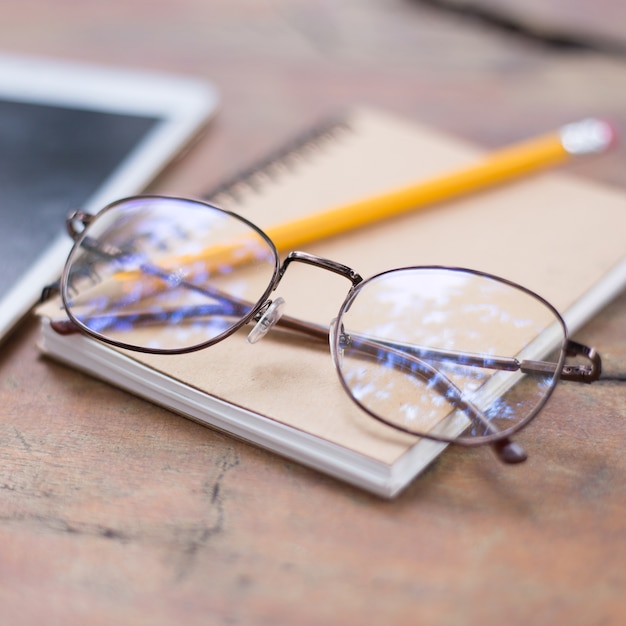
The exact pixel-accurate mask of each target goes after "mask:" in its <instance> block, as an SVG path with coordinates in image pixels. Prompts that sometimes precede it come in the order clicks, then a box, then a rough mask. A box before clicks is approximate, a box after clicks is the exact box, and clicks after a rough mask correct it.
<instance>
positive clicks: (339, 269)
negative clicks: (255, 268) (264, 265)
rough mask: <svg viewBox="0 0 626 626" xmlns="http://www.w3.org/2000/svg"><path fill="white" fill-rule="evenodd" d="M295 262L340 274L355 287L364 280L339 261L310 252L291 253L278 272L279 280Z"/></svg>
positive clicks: (296, 251)
mask: <svg viewBox="0 0 626 626" xmlns="http://www.w3.org/2000/svg"><path fill="white" fill-rule="evenodd" d="M294 262H298V263H306V264H307V265H314V266H315V267H319V268H321V269H324V270H328V271H329V272H333V273H335V274H339V275H340V276H343V277H344V278H347V279H348V280H349V281H350V282H351V283H352V285H353V286H354V285H358V284H359V283H360V282H362V281H363V278H362V276H361V275H360V274H358V273H357V272H355V271H354V270H353V269H352V268H351V267H348V266H347V265H344V264H343V263H337V261H333V260H331V259H326V258H324V257H321V256H317V255H315V254H309V253H308V252H301V251H299V250H295V251H294V252H290V253H289V254H288V255H287V258H286V259H285V260H284V261H283V264H282V265H281V267H280V270H279V272H278V279H279V280H280V279H281V278H282V277H283V276H284V275H285V272H286V271H287V268H288V267H289V265H290V264H291V263H294Z"/></svg>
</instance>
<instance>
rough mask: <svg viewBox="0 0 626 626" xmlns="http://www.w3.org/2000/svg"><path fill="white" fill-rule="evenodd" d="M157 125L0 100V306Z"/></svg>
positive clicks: (148, 120) (130, 117)
mask: <svg viewBox="0 0 626 626" xmlns="http://www.w3.org/2000/svg"><path fill="white" fill-rule="evenodd" d="M158 122H159V119H158V118H152V117H144V116H134V115H127V114H117V113H108V112H100V111H92V110H82V109H73V108H63V107H57V106H49V105H40V104H31V103H24V102H13V101H7V100H0V262H1V264H2V267H1V269H0V299H1V298H2V297H3V296H4V295H5V293H6V292H7V291H8V290H9V289H10V288H11V287H12V286H13V285H14V284H15V283H16V282H17V281H18V280H19V279H20V277H21V276H22V275H23V274H24V273H25V272H26V270H27V269H28V268H29V267H30V265H31V264H32V262H33V261H34V259H35V258H37V257H38V256H39V254H41V253H42V252H43V251H44V250H45V248H46V246H47V245H48V244H49V243H50V241H51V240H52V239H53V238H54V237H55V236H56V235H57V234H58V233H59V232H60V231H61V230H62V229H63V226H64V219H65V216H66V215H67V213H68V212H69V211H70V210H72V209H76V208H80V207H81V206H82V205H83V204H84V203H85V202H86V201H87V199H88V198H89V197H90V196H92V195H93V194H94V193H95V192H96V190H97V189H98V188H99V187H100V186H101V185H102V184H103V183H104V182H105V181H106V180H107V178H109V176H110V175H111V174H112V173H113V171H114V170H115V169H116V167H117V166H118V165H119V164H120V163H121V162H122V161H123V160H124V159H125V157H126V156H127V155H128V154H129V153H130V152H131V151H132V150H133V148H134V147H135V146H137V145H138V144H139V143H140V142H141V140H142V139H143V138H144V137H145V136H146V135H147V134H148V132H149V131H150V130H151V129H152V128H153V127H154V126H155V124H157V123H158Z"/></svg>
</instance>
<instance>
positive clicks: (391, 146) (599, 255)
mask: <svg viewBox="0 0 626 626" xmlns="http://www.w3.org/2000/svg"><path fill="white" fill-rule="evenodd" d="M480 155H481V151H480V150H477V149H476V148H475V147H473V146H470V145H467V144H466V143H464V142H460V141H458V140H455V139H452V138H450V137H448V136H445V135H442V134H440V133H438V132H435V131H433V130H430V129H427V128H424V127H422V126H420V125H417V124H414V123H412V122H407V121H405V120H401V119H397V118H395V117H393V116H390V115H387V114H382V113H378V112H374V111H371V110H366V109H363V110H362V109H358V110H355V111H353V112H351V113H350V114H349V115H347V116H346V118H345V120H344V122H343V123H342V124H339V125H338V126H336V127H334V128H332V129H328V130H327V131H326V132H324V133H319V134H317V135H315V136H313V137H311V138H310V140H309V141H307V142H305V143H304V144H303V145H301V146H299V148H298V149H297V150H294V149H293V147H292V148H291V149H289V150H287V151H285V152H284V153H283V154H281V155H280V156H279V157H278V158H272V159H269V160H268V162H267V163H265V164H264V166H263V167H262V168H260V169H259V168H255V169H254V170H253V171H250V172H248V173H246V174H245V176H243V177H240V178H238V179H237V181H235V182H232V183H229V184H227V185H225V187H224V189H223V190H222V192H221V193H219V194H217V195H216V196H215V202H216V204H219V205H221V206H223V207H224V208H228V209H231V210H234V211H237V212H239V213H241V214H242V215H244V216H246V217H247V218H249V219H250V220H252V221H254V222H255V223H257V224H258V225H259V226H261V227H268V226H270V225H273V224H277V223H281V222H284V221H286V220H287V219H291V218H293V217H295V216H297V215H304V214H308V213H311V212H316V211H318V210H320V209H324V208H327V207H330V206H333V205H337V204H339V203H342V202H347V201H349V200H352V199H357V198H360V197H363V196H366V195H370V194H373V193H377V192H382V191H385V190H387V189H389V188H393V187H396V186H398V185H402V184H408V183H410V182H414V181H415V180H418V179H420V178H424V179H426V178H429V177H430V176H433V175H436V174H439V173H443V172H446V171H448V170H450V169H451V168H455V167H459V166H463V165H466V164H470V163H472V162H473V161H474V160H475V159H476V158H478V157H480ZM625 199H626V198H625V196H624V194H623V193H621V192H619V191H616V190H613V189H610V188H607V187H604V186H601V185H598V184H594V183H590V182H585V181H581V180H577V179H574V178H571V177H567V176H565V175H562V174H557V173H542V174H539V175H534V176H532V177H530V178H525V179H520V180H516V181H514V182H509V183H507V184H506V185H502V186H500V187H498V188H494V189H491V190H489V191H485V192H481V193H480V194H475V195H473V196H471V197H467V198H463V199H459V200H456V201H454V202H450V203H447V204H445V205H438V206H433V207H431V208H428V209H426V210H421V211H418V212H415V213H409V214H407V215H404V216H402V217H397V218H394V219H391V220H388V221H384V222H379V223H377V224H374V225H373V226H369V227H366V228H363V229H360V230H355V231H352V232H350V233H347V234H343V235H340V236H337V237H334V238H331V239H328V240H325V241H318V242H316V243H314V244H311V245H308V246H307V247H306V249H307V250H308V251H310V252H313V253H315V254H318V255H321V256H325V257H328V258H331V259H333V260H336V261H339V262H341V263H344V264H346V265H349V266H351V267H352V268H354V269H355V270H356V271H357V272H359V273H360V274H361V275H362V276H363V277H365V278H366V277H368V276H370V275H372V274H374V273H377V272H379V271H382V270H384V269H389V268H393V267H401V266H407V265H420V264H424V265H427V264H428V265H430V264H442V265H454V266H462V267H470V268H474V269H479V270H484V271H488V272H491V273H494V274H497V275H500V276H503V277H505V278H509V279H512V280H514V281H516V282H519V283H521V284H523V285H525V286H527V287H529V288H531V289H533V290H535V291H536V292H538V293H539V294H540V295H542V296H544V297H545V298H547V299H548V300H550V301H551V302H552V303H553V304H554V305H555V306H556V307H557V308H558V309H559V310H560V311H561V312H562V313H563V314H564V317H565V319H566V321H567V323H568V325H569V327H570V330H571V331H574V330H575V329H576V328H578V327H580V325H581V324H583V323H584V322H585V321H586V320H587V319H589V318H590V317H591V316H592V315H593V314H594V312H596V311H597V310H598V309H600V308H601V307H602V306H604V305H605V304H606V303H607V302H608V301H609V300H610V299H611V298H612V297H614V296H615V295H616V294H618V293H619V292H620V291H621V290H622V289H623V287H624V285H625V284H626V258H625V257H626V249H625V248H626V246H625V245H624V238H623V233H624V232H626V203H625ZM348 287H349V284H348V283H347V281H345V279H344V278H342V277H339V276H336V275H334V274H331V273H329V272H324V271H321V270H319V269H317V268H313V267H309V266H302V265H300V264H296V265H294V266H293V268H290V270H289V272H287V274H286V275H285V278H284V279H283V281H282V282H281V285H280V287H279V289H278V292H277V293H276V295H280V296H282V297H284V298H285V300H286V302H287V309H286V312H287V313H288V314H289V315H291V316H295V317H300V318H303V319H306V320H309V321H313V322H319V323H323V324H328V322H329V321H330V320H331V319H332V318H333V317H334V316H335V315H336V313H337V311H338V308H339V306H340V304H341V302H342V301H343V299H344V297H345V295H346V293H347V291H348ZM40 315H41V316H42V335H41V340H40V346H41V349H42V351H43V352H44V353H46V354H48V355H50V356H52V357H54V358H56V359H59V360H61V361H64V362H66V363H69V364H71V365H74V366H75V367H78V368H80V369H83V370H85V371H88V372H90V373H92V374H94V375H95V376H98V377H100V378H103V379H104V380H108V381H110V382H112V383H114V384H116V385H118V386H121V387H123V388H125V389H127V390H129V391H131V392H133V393H136V394H138V395H140V396H143V397H145V398H147V399H149V400H151V401H153V402H155V403H156V404H159V405H163V406H165V407H169V408H170V409H172V410H174V411H176V412H178V413H180V414H182V415H185V416H186V417H189V418H191V419H194V420H197V421H199V422H201V423H203V424H206V425H210V426H212V427H215V428H219V429H222V430H224V431H226V432H229V433H231V434H233V435H234V436H237V437H240V438H243V439H246V440H248V441H251V442H254V443H256V444H258V445H261V446H264V447H266V448H269V449H270V450H273V451H275V452H278V453H280V454H283V455H285V456H287V457H289V458H291V459H294V460H296V461H299V462H301V463H303V464H305V465H308V466H311V467H315V468H317V469H319V470H322V471H324V472H326V473H329V474H331V475H333V476H336V477H338V478H341V479H343V480H346V481H348V482H350V483H352V484H355V485H358V486H360V487H362V488H365V489H367V490H370V491H372V492H374V493H377V494H379V495H383V496H386V497H391V496H393V495H395V494H397V493H398V492H399V491H400V490H401V489H402V488H404V487H405V486H406V485H407V484H408V483H409V482H410V481H411V480H412V479H413V478H414V477H415V476H416V475H417V474H419V472H420V471H422V470H423V469H424V468H425V467H426V466H427V465H428V464H429V463H430V462H431V461H432V460H433V459H434V458H435V457H436V456H437V455H438V454H439V453H440V452H441V451H442V450H443V449H444V448H445V445H444V444H439V443H435V442H431V441H428V440H424V439H422V440H420V439H418V438H415V437H411V436H408V435H404V434H402V433H399V432H397V431H395V430H393V429H391V428H389V427H386V426H384V425H383V424H380V423H378V422H376V421H375V420H374V419H372V418H370V417H368V416H367V415H365V414H364V413H362V412H361V411H360V410H359V409H358V408H357V407H356V406H355V405H353V403H352V402H351V400H350V399H349V398H348V397H347V396H346V395H345V392H344V391H343V389H342V387H341V385H340V383H339V381H338V379H337V376H336V373H335V370H334V367H333V364H332V361H331V358H330V354H329V350H328V347H327V346H323V345H321V344H319V343H317V342H315V341H314V340H302V339H300V338H298V339H295V338H293V339H292V338H286V337H285V336H283V335H281V334H280V333H276V335H275V336H272V333H271V332H270V333H269V334H268V336H267V337H266V338H265V339H263V340H262V341H261V342H259V343H257V344H254V345H250V344H247V343H246V335H247V332H248V331H249V328H248V329H244V331H243V332H239V333H237V334H235V335H234V336H233V337H230V338H228V339H227V340H225V341H223V342H222V343H220V344H218V345H216V346H213V347H211V348H208V349H206V350H202V351H199V352H194V353H191V354H187V355H183V356H158V355H144V354H138V353H131V352H122V351H120V350H116V349H114V348H111V347H109V346H106V345H104V344H101V343H99V342H97V341H94V340H92V339H89V338H87V337H85V336H82V335H68V336H62V335H58V334H56V333H55V332H54V331H52V330H51V328H50V326H49V324H48V319H49V318H50V317H57V316H60V315H62V313H61V312H60V311H59V305H58V302H54V303H48V304H47V305H45V306H44V307H42V309H41V310H40ZM539 419H540V418H539ZM494 462H496V461H494Z"/></svg>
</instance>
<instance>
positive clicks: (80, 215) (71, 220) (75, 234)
mask: <svg viewBox="0 0 626 626" xmlns="http://www.w3.org/2000/svg"><path fill="white" fill-rule="evenodd" d="M93 218H94V216H93V215H91V214H90V213H85V211H80V210H77V211H72V212H71V213H70V214H69V215H68V216H67V218H66V219H65V228H66V230H67V232H68V234H69V236H70V237H71V238H72V239H73V240H74V241H76V240H77V239H78V238H79V237H80V236H81V235H82V233H83V231H84V230H85V228H87V226H89V223H90V222H91V221H92V220H93ZM77 224H82V228H81V229H79V228H76V225H77Z"/></svg>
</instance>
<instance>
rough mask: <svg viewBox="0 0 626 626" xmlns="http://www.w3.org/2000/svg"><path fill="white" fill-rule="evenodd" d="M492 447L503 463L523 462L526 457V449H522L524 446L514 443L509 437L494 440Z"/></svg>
mask: <svg viewBox="0 0 626 626" xmlns="http://www.w3.org/2000/svg"><path fill="white" fill-rule="evenodd" d="M493 448H494V451H495V453H496V454H497V455H498V458H499V459H500V460H501V461H502V462H503V463H507V464H508V465H515V464H517V463H523V462H524V461H525V460H526V459H527V458H528V454H527V453H526V450H524V448H522V446H520V445H519V444H518V443H515V442H514V441H511V440H510V439H502V440H501V441H496V442H495V443H494V444H493Z"/></svg>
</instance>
